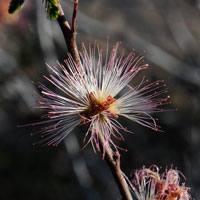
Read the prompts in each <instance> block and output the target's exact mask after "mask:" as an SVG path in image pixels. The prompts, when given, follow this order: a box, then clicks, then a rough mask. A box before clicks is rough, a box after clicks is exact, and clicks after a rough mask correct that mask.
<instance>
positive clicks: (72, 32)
mask: <svg viewBox="0 0 200 200" xmlns="http://www.w3.org/2000/svg"><path fill="white" fill-rule="evenodd" d="M77 9H78V0H75V1H74V11H73V16H72V28H71V27H70V25H69V23H68V21H67V20H66V18H65V14H64V11H63V9H62V7H61V4H60V2H58V10H59V15H58V18H57V21H58V24H59V26H60V28H61V30H62V33H63V36H64V38H65V43H66V45H67V49H68V52H69V53H70V54H71V55H72V57H73V58H74V60H75V62H76V63H77V64H78V65H80V57H79V53H78V48H77V44H76V12H77Z"/></svg>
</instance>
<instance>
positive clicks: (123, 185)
mask: <svg viewBox="0 0 200 200" xmlns="http://www.w3.org/2000/svg"><path fill="white" fill-rule="evenodd" d="M99 141H100V145H101V149H102V152H103V146H104V143H105V140H104V138H103V137H102V136H101V135H100V134H99ZM105 161H106V162H107V164H108V166H109V168H110V170H111V172H112V174H113V176H114V178H115V180H116V183H117V185H118V187H119V190H120V193H121V195H122V199H123V200H133V198H132V195H131V193H130V190H129V188H128V184H127V182H126V180H125V177H124V176H123V172H122V171H121V168H120V154H119V152H117V153H115V154H113V153H112V151H111V149H109V147H106V149H105Z"/></svg>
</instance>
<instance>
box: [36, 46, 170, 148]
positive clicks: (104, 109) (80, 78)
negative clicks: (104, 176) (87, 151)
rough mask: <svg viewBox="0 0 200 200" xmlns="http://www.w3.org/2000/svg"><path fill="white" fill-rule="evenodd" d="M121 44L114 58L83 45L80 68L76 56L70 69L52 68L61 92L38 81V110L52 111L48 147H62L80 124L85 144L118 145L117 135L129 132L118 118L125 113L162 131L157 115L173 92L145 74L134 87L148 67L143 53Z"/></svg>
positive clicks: (45, 132) (47, 128) (46, 135)
mask: <svg viewBox="0 0 200 200" xmlns="http://www.w3.org/2000/svg"><path fill="white" fill-rule="evenodd" d="M118 48H119V43H116V45H115V46H114V47H113V48H112V50H111V53H110V56H109V54H108V51H107V53H106V58H105V62H103V53H102V49H101V48H100V46H99V45H98V44H97V43H95V44H94V45H90V46H89V50H88V51H87V50H86V48H85V46H84V44H83V45H82V52H80V57H81V64H80V65H79V66H78V65H77V64H76V63H75V61H74V60H73V59H72V57H71V56H70V55H69V58H68V59H67V60H66V61H65V63H66V67H64V66H63V65H62V64H60V63H58V67H55V66H49V65H48V64H47V67H48V68H49V69H50V70H51V71H52V74H50V75H49V77H47V76H44V78H45V79H47V80H48V81H49V82H50V83H52V84H53V85H54V86H55V88H57V91H52V90H50V89H48V88H47V87H46V86H44V85H43V84H42V83H39V84H38V87H39V88H40V90H41V95H38V101H37V103H38V105H39V106H38V108H40V109H42V110H45V111H47V114H45V115H44V116H42V118H44V121H41V122H39V123H35V124H37V125H44V127H43V128H42V129H41V131H40V132H41V134H42V137H44V139H43V141H46V143H47V144H48V145H58V144H59V143H60V142H61V141H62V140H63V139H64V138H65V137H66V136H67V135H68V134H69V133H70V132H71V131H72V130H73V129H74V128H76V127H77V126H78V125H86V126H88V131H87V132H86V133H85V137H84V142H85V144H88V143H91V144H92V146H93V148H94V150H95V149H96V148H97V149H98V150H100V149H99V137H101V138H103V140H104V144H105V146H104V150H105V149H106V148H114V149H115V150H117V149H118V147H117V146H116V145H115V143H114V142H113V138H117V139H124V138H123V136H122V135H121V133H120V129H123V130H126V129H125V128H124V127H123V126H122V125H121V124H120V123H119V121H118V117H120V116H123V117H125V118H127V119H130V120H132V121H134V122H136V123H139V124H141V125H143V126H146V127H148V128H151V129H153V130H155V131H158V130H159V129H160V127H159V126H158V125H157V123H156V120H155V119H154V118H153V117H152V113H154V112H160V111H162V109H160V108H159V107H160V106H162V105H163V104H167V103H169V102H168V99H169V96H165V97H163V98H162V97H161V95H162V94H164V93H166V92H167V89H166V88H165V84H164V83H163V81H162V80H160V81H156V82H153V83H148V81H146V80H145V79H144V78H143V79H142V81H141V82H140V84H138V85H136V86H131V85H130V82H131V81H132V80H133V78H134V77H135V76H136V74H137V73H138V72H139V71H140V70H143V69H146V68H147V67H148V65H147V64H144V63H143V58H144V56H143V55H142V56H135V54H134V51H132V52H131V53H129V54H128V56H125V53H124V50H122V51H121V53H118Z"/></svg>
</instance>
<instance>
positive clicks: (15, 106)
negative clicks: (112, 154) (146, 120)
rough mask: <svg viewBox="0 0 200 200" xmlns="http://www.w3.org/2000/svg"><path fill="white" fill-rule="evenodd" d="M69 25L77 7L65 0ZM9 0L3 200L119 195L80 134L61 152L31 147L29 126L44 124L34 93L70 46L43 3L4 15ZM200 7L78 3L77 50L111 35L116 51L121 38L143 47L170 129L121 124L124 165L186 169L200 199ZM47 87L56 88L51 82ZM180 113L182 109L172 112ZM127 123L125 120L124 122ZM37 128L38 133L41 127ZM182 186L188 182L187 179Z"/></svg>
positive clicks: (3, 58)
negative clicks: (165, 93)
mask: <svg viewBox="0 0 200 200" xmlns="http://www.w3.org/2000/svg"><path fill="white" fill-rule="evenodd" d="M61 3H62V5H63V8H64V11H65V14H66V17H67V18H68V19H71V14H72V7H73V2H72V1H70V0H63V1H62V2H61ZM8 5H9V1H8V0H6V1H3V0H0V29H1V32H0V188H1V192H0V199H1V200H8V199H9V200H12V199H15V200H21V199H27V200H33V199H34V200H35V199H38V200H40V199H41V200H47V199H48V200H51V199H52V200H53V199H57V200H64V199H65V200H66V199H69V200H71V199H88V200H94V199H95V200H100V199H109V200H116V199H119V192H118V189H117V187H116V184H115V182H114V180H113V177H112V175H111V173H110V171H109V169H108V167H107V166H106V164H105V163H104V161H102V158H101V156H100V155H99V154H94V153H93V151H92V148H91V146H90V145H89V146H87V148H85V149H84V150H83V151H80V148H81V147H82V139H83V136H84V134H83V131H81V128H82V127H81V128H80V129H77V130H75V131H74V132H73V133H72V134H71V135H70V136H69V137H67V138H66V140H65V141H64V142H62V143H61V144H60V146H59V147H58V148H51V147H40V146H39V147H33V146H32V143H33V142H35V141H37V137H31V136H30V135H29V133H30V132H31V131H32V128H31V127H27V128H17V126H18V125H19V124H27V123H32V122H36V121H38V120H39V117H40V115H41V112H40V111H39V110H36V109H34V108H33V107H34V105H35V97H34V96H32V91H33V90H37V88H36V87H35V86H34V85H33V84H32V81H41V82H42V83H45V84H46V85H49V83H47V82H46V81H45V80H44V79H43V78H42V75H43V74H48V73H49V72H48V70H47V68H46V67H45V64H44V63H45V62H48V63H49V64H51V65H53V64H55V63H56V60H59V61H61V62H62V61H63V60H64V59H65V58H66V47H65V43H64V39H63V36H62V34H61V31H60V29H59V27H58V25H57V22H56V21H49V20H47V19H46V16H45V12H44V6H43V5H42V3H41V0H36V1H30V0H26V2H25V6H24V9H22V11H21V12H19V13H18V14H16V15H14V16H10V15H8V14H7V9H8ZM199 23H200V1H199V0H162V1H161V0H101V1H100V0H80V5H79V12H78V30H77V32H78V35H77V40H78V46H79V47H80V46H81V42H82V41H83V42H85V43H86V44H88V43H89V42H92V41H94V40H97V41H98V42H99V43H101V44H102V45H103V46H105V44H106V37H107V36H109V37H110V39H109V43H110V46H112V45H113V44H114V43H115V42H116V41H121V42H122V46H123V47H124V48H126V50H127V52H129V51H130V50H131V49H133V48H134V49H135V50H136V52H137V53H141V52H142V51H143V50H146V51H147V53H146V55H145V57H146V60H145V61H146V62H147V63H149V64H150V67H149V69H148V70H146V71H143V72H140V73H139V74H138V75H137V77H136V78H135V79H134V80H133V82H132V84H133V85H134V84H137V83H138V82H139V80H140V79H141V77H143V76H144V75H145V76H147V78H148V79H149V80H150V81H154V80H158V79H164V80H165V82H166V83H167V86H168V88H169V95H170V96H171V100H172V102H173V103H172V104H171V105H168V106H166V110H173V111H169V112H163V113H160V114H157V115H156V116H157V117H159V119H160V124H161V126H162V130H164V133H157V132H153V131H151V130H149V129H147V128H144V127H141V126H139V125H137V124H135V123H132V122H130V121H123V123H124V124H125V126H127V127H128V128H129V129H131V130H133V131H134V133H135V134H134V135H130V134H127V133H125V134H124V137H125V138H126V141H125V142H123V143H119V145H120V146H121V147H124V148H127V149H128V153H125V152H122V153H121V154H122V161H121V162H122V164H121V165H122V169H123V170H124V172H125V173H126V174H127V175H129V174H131V172H132V171H133V170H134V169H137V168H141V167H142V166H143V165H145V166H147V167H148V166H150V165H152V164H157V165H158V166H162V167H163V168H165V166H168V167H170V166H171V165H172V164H173V166H174V167H177V168H178V169H179V170H180V171H182V172H183V174H184V175H185V177H186V178H187V180H186V186H189V187H191V193H192V196H193V198H195V199H196V200H198V199H200V175H199V173H200V106H199V102H200V25H199ZM49 87H52V86H50V85H49ZM175 109H178V111H177V112H176V111H175ZM122 120H123V119H122ZM35 128H36V130H37V129H39V127H35ZM182 180H183V179H182Z"/></svg>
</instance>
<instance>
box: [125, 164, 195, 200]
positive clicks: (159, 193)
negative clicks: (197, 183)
mask: <svg viewBox="0 0 200 200" xmlns="http://www.w3.org/2000/svg"><path fill="white" fill-rule="evenodd" d="M180 175H181V176H183V175H182V173H181V172H179V171H178V170H176V169H169V170H167V169H166V170H165V172H164V173H160V172H159V168H158V167H157V166H152V167H150V168H143V169H140V170H136V171H135V173H134V178H133V180H132V183H131V184H130V182H129V184H130V187H131V189H132V191H133V193H134V195H135V197H136V198H137V199H138V200H191V199H192V198H191V196H190V194H189V190H190V188H188V187H185V184H184V183H182V184H181V183H180V182H181V181H180V179H181V176H180ZM183 178H184V179H185V177H184V176H183Z"/></svg>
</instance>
